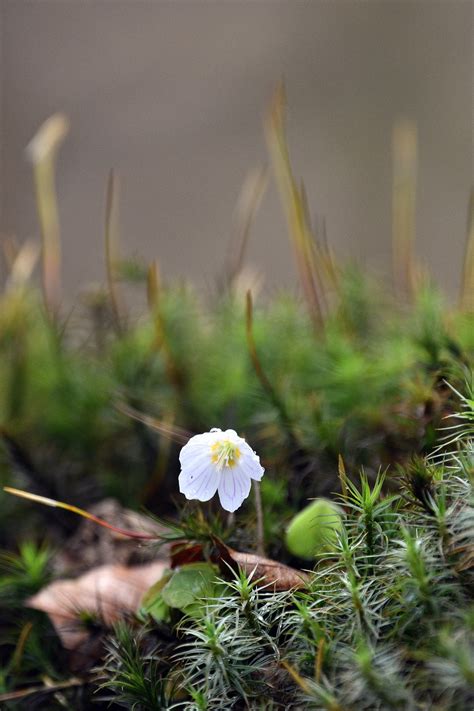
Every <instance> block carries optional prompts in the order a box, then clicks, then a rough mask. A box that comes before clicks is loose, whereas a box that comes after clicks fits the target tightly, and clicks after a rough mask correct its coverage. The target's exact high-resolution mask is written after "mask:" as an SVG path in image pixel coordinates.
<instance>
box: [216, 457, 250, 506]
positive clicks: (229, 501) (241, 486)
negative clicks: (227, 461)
mask: <svg viewBox="0 0 474 711" xmlns="http://www.w3.org/2000/svg"><path fill="white" fill-rule="evenodd" d="M250 487H251V481H250V477H248V476H247V474H246V473H245V472H244V471H243V469H242V467H241V466H240V465H239V466H237V467H234V468H232V469H230V468H226V469H225V470H224V471H223V472H222V476H221V479H220V482H219V486H218V491H219V500H220V502H221V506H222V508H223V509H225V510H226V511H230V512H231V513H232V512H233V511H235V510H236V509H238V508H239V506H241V504H242V502H243V500H244V499H246V498H247V496H248V495H249V493H250Z"/></svg>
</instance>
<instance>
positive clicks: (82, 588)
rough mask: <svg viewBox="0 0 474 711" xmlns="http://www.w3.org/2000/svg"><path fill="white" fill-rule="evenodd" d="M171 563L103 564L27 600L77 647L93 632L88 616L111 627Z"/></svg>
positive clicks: (70, 647)
mask: <svg viewBox="0 0 474 711" xmlns="http://www.w3.org/2000/svg"><path fill="white" fill-rule="evenodd" d="M166 567H167V563H166V562H165V561H161V560H160V561H156V562H153V563H148V564H147V565H139V566H133V567H130V568H127V567H125V566H123V565H103V566H100V567H98V568H93V569H92V570H90V571H89V572H87V573H85V574H84V575H81V576H80V577H79V578H75V579H72V580H57V581H55V582H54V583H51V584H50V585H48V586H47V587H45V588H43V590H41V591H40V592H39V593H37V594H36V595H34V596H33V597H32V598H30V599H29V600H28V601H27V605H28V607H31V608H33V609H35V610H41V611H42V612H46V613H47V614H48V616H49V618H50V620H51V622H52V624H53V626H54V628H55V630H56V632H57V634H58V636H59V638H60V640H61V643H62V645H63V647H64V648H65V649H68V650H71V651H74V650H77V649H78V647H79V646H81V645H83V644H84V643H86V642H87V640H88V639H89V637H90V636H91V632H90V630H89V629H88V628H87V625H86V624H85V623H84V620H91V621H94V620H96V621H97V622H99V623H100V624H101V625H102V626H103V627H111V626H112V625H113V624H114V623H116V622H118V621H119V620H121V619H124V618H127V617H129V616H131V615H133V614H135V613H136V611H137V610H138V607H139V605H140V601H141V599H142V597H143V595H144V593H145V592H146V591H147V590H148V589H149V588H150V587H151V586H152V585H153V583H155V582H156V581H157V580H159V579H160V578H161V576H162V575H163V573H164V571H165V569H166Z"/></svg>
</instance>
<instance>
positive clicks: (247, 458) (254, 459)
mask: <svg viewBox="0 0 474 711" xmlns="http://www.w3.org/2000/svg"><path fill="white" fill-rule="evenodd" d="M240 451H241V458H240V462H239V465H240V466H241V467H242V469H243V470H244V472H245V473H246V475H247V476H249V477H250V478H251V479H255V481H260V480H261V478H262V476H263V475H264V474H265V469H264V468H263V467H262V465H261V464H260V457H259V456H258V454H255V452H254V451H253V449H252V448H251V447H250V446H249V445H248V444H247V442H244V443H243V445H241V447H240Z"/></svg>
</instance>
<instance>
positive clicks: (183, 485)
mask: <svg viewBox="0 0 474 711" xmlns="http://www.w3.org/2000/svg"><path fill="white" fill-rule="evenodd" d="M219 480H220V472H219V471H218V470H217V469H216V467H215V466H214V465H213V464H211V462H210V461H209V459H208V458H207V457H206V459H205V461H201V462H200V463H199V465H198V466H193V465H190V466H189V467H186V468H185V469H183V470H182V471H181V474H180V475H179V477H178V482H179V490H180V492H181V493H182V494H184V495H185V497H186V498H187V499H197V500H198V501H209V499H212V497H213V496H214V494H215V493H216V491H217V487H218V485H219Z"/></svg>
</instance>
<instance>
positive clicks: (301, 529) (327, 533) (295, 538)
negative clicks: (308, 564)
mask: <svg viewBox="0 0 474 711" xmlns="http://www.w3.org/2000/svg"><path fill="white" fill-rule="evenodd" d="M341 513H342V512H341V509H340V508H339V506H337V504H335V503H334V502H333V501H330V500H329V499H315V500H314V501H312V502H311V503H310V504H309V505H308V506H306V508H304V509H303V510H302V511H300V512H299V513H298V514H296V516H295V517H294V518H293V519H292V520H291V521H290V524H289V526H288V528H287V529H286V547H287V548H288V550H289V551H290V553H293V555H297V556H298V557H299V558H306V559H307V560H310V559H312V558H315V557H316V556H317V555H318V554H319V553H326V552H327V551H330V550H331V549H334V546H335V543H336V538H337V532H338V531H340V529H341V526H342V518H341Z"/></svg>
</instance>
